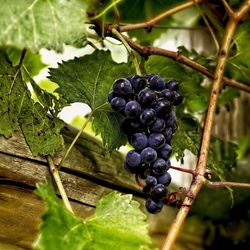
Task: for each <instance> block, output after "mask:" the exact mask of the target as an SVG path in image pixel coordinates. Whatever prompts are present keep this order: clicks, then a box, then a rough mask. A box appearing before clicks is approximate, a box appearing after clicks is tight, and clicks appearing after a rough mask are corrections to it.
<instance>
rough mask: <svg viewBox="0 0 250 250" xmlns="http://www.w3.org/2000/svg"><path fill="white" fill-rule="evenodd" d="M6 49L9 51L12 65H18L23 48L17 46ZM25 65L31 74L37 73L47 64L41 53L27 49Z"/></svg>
mask: <svg viewBox="0 0 250 250" xmlns="http://www.w3.org/2000/svg"><path fill="white" fill-rule="evenodd" d="M5 51H6V52H7V55H8V58H9V59H10V60H11V62H12V65H13V66H17V65H18V63H19V61H20V57H21V54H22V50H20V49H18V48H15V47H7V48H5ZM23 65H24V66H25V67H26V69H27V70H28V72H29V74H30V75H31V76H35V75H37V74H38V73H39V72H40V70H41V69H43V68H45V67H46V66H47V65H46V64H44V63H43V62H42V60H41V55H40V54H39V53H36V54H34V53H32V52H31V51H30V50H27V51H26V53H25V57H24V60H23Z"/></svg>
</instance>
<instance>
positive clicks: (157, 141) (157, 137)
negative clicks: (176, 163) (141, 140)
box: [148, 133, 166, 149]
mask: <svg viewBox="0 0 250 250" xmlns="http://www.w3.org/2000/svg"><path fill="white" fill-rule="evenodd" d="M165 142H166V139H165V137H164V135H163V134H161V133H152V134H151V135H150V136H149V137H148V145H149V146H150V147H151V148H154V149H160V148H162V147H163V146H164V144H165Z"/></svg>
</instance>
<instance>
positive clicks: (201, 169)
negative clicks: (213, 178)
mask: <svg viewBox="0 0 250 250" xmlns="http://www.w3.org/2000/svg"><path fill="white" fill-rule="evenodd" d="M249 9H250V1H246V2H245V3H244V4H243V5H242V6H241V8H240V9H239V10H238V12H237V13H236V15H234V17H230V19H229V21H228V23H227V26H226V30H225V34H224V37H223V41H222V45H221V50H220V53H219V55H218V61H217V66H216V69H215V74H214V81H213V86H212V89H211V94H210V100H209V104H208V110H207V114H206V118H205V124H204V129H203V134H202V141H201V146H200V151H199V158H198V163H197V167H196V175H195V177H194V178H193V181H192V184H191V186H190V189H189V191H188V194H187V196H186V198H185V199H184V202H183V205H182V207H181V208H180V210H179V212H178V214H177V216H176V218H175V220H174V222H173V224H172V225H171V227H170V229H169V233H168V235H167V237H166V240H165V242H164V245H163V248H162V250H169V249H171V248H172V247H173V245H174V243H175V240H176V238H177V236H178V234H179V232H180V230H181V228H182V226H183V224H184V221H185V219H186V217H187V215H188V213H189V210H190V208H191V206H192V204H193V201H194V200H195V198H196V197H197V195H198V193H199V191H200V189H201V187H202V186H203V184H204V183H205V182H206V179H205V178H204V174H205V173H206V163H207V157H208V152H209V145H210V138H211V132H212V127H213V122H214V117H215V111H216V106H217V103H218V98H219V93H220V89H221V85H222V80H223V74H224V70H225V65H226V59H227V56H228V52H229V49H230V45H231V41H232V38H233V34H234V32H235V30H236V27H237V25H238V22H239V21H240V20H241V19H242V18H243V16H244V15H245V14H246V13H247V11H248V10H249ZM236 16H237V18H235V17H236Z"/></svg>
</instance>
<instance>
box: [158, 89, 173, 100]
mask: <svg viewBox="0 0 250 250" xmlns="http://www.w3.org/2000/svg"><path fill="white" fill-rule="evenodd" d="M159 97H162V98H164V99H167V100H168V101H169V102H172V101H173V100H174V93H173V91H171V90H170V89H163V90H162V91H161V92H160V94H159Z"/></svg>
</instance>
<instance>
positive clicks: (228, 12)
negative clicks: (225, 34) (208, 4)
mask: <svg viewBox="0 0 250 250" xmlns="http://www.w3.org/2000/svg"><path fill="white" fill-rule="evenodd" d="M221 2H222V3H223V5H224V7H225V10H226V12H227V14H228V16H230V17H232V18H234V11H233V10H232V8H231V7H230V6H229V4H228V3H227V1H226V0H221Z"/></svg>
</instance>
